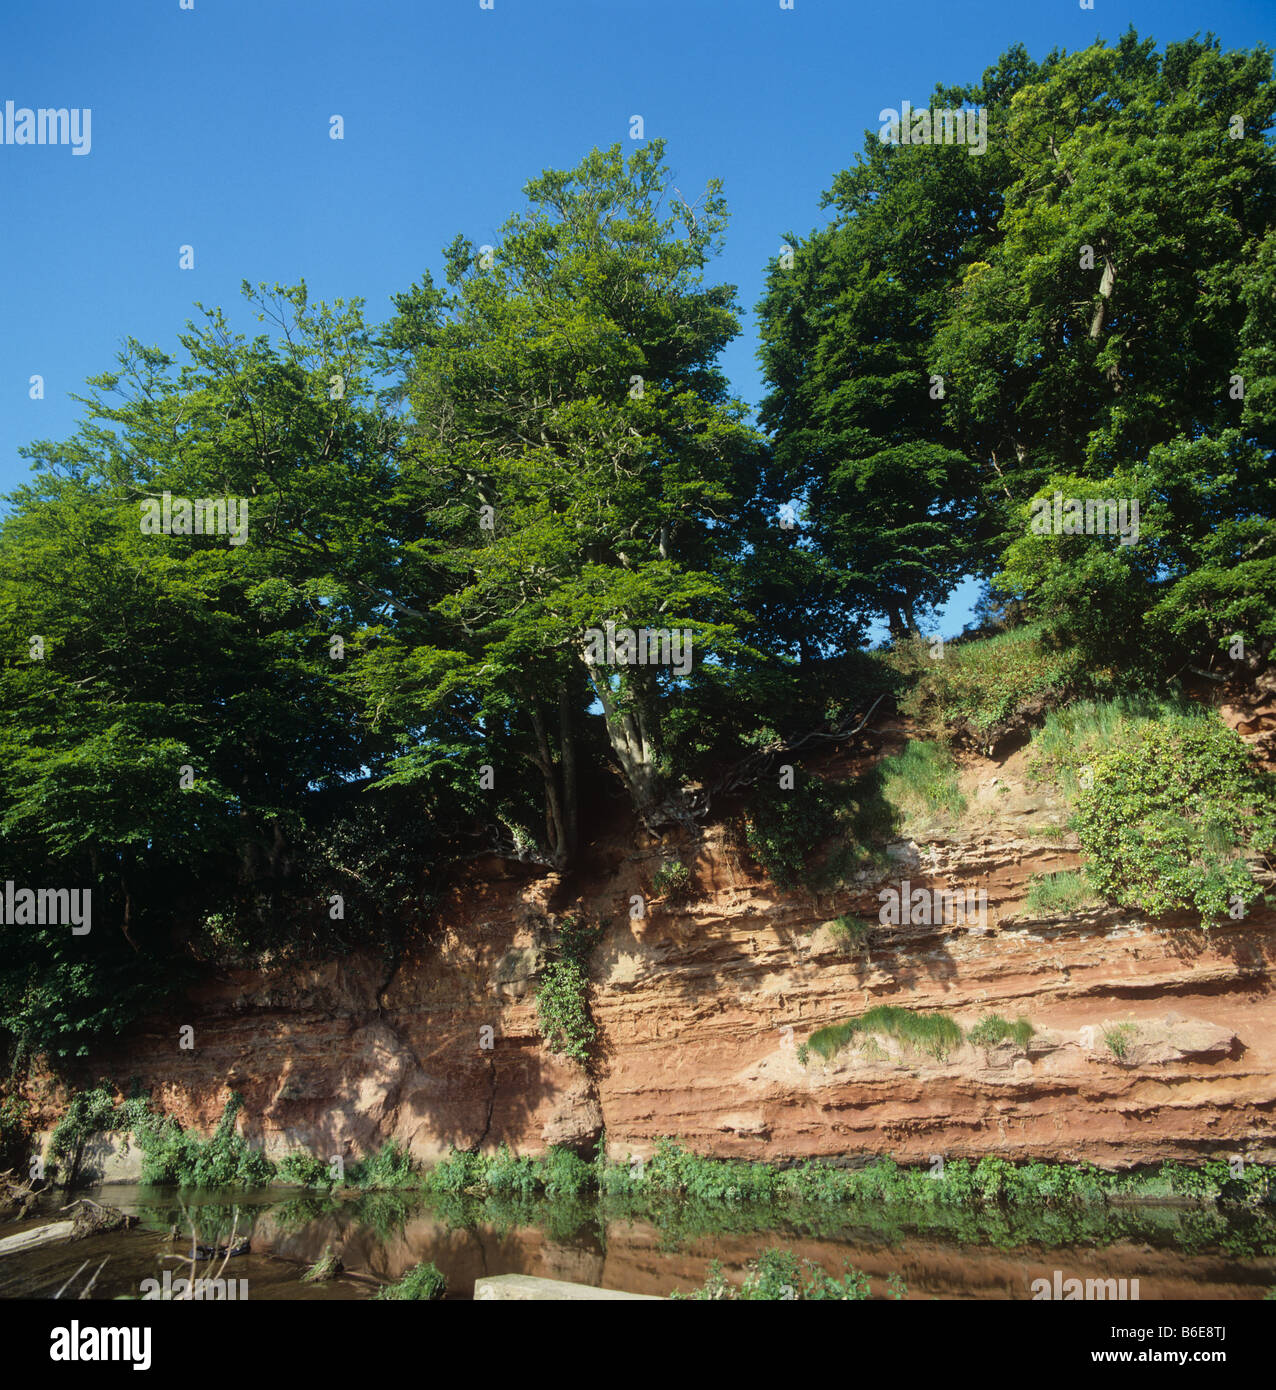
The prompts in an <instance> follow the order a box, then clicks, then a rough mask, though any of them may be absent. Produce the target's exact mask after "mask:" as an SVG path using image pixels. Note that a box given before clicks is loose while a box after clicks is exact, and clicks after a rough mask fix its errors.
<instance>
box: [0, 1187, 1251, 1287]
mask: <svg viewBox="0 0 1276 1390" xmlns="http://www.w3.org/2000/svg"><path fill="white" fill-rule="evenodd" d="M92 1195H93V1196H94V1197H95V1199H96V1200H100V1201H105V1202H110V1203H111V1204H112V1205H115V1206H119V1207H122V1208H124V1209H125V1210H126V1211H129V1212H132V1213H135V1214H136V1215H137V1216H138V1218H139V1222H138V1225H137V1227H136V1228H135V1229H134V1230H133V1231H130V1232H121V1233H116V1234H114V1235H105V1236H99V1237H92V1238H91V1239H89V1240H85V1241H80V1242H76V1243H75V1244H74V1245H61V1246H55V1247H44V1248H43V1249H41V1250H37V1251H33V1252H30V1253H29V1254H23V1255H15V1256H10V1257H8V1258H6V1259H5V1260H4V1261H3V1262H0V1297H10V1298H12V1297H23V1296H27V1297H31V1296H34V1297H50V1296H51V1295H52V1292H53V1291H54V1290H55V1289H56V1288H57V1287H58V1285H59V1283H60V1282H61V1281H62V1280H64V1279H65V1278H66V1277H68V1276H69V1275H70V1274H71V1273H72V1272H73V1271H74V1270H75V1268H76V1267H77V1266H78V1265H79V1264H80V1263H81V1262H82V1261H84V1260H85V1259H91V1260H92V1261H93V1263H94V1265H96V1264H97V1262H98V1261H100V1260H102V1259H103V1258H104V1257H106V1256H109V1257H110V1258H109V1260H108V1264H107V1266H106V1269H105V1270H104V1271H103V1274H102V1276H101V1278H100V1280H99V1282H98V1284H97V1286H96V1287H95V1289H94V1296H95V1297H96V1296H98V1295H100V1296H102V1297H105V1298H113V1297H116V1296H119V1295H120V1294H132V1295H134V1296H135V1295H136V1293H137V1291H138V1288H139V1286H140V1283H141V1281H142V1280H143V1279H146V1278H148V1277H151V1278H153V1277H154V1276H155V1274H156V1271H157V1269H158V1268H162V1267H163V1264H162V1262H163V1259H164V1257H165V1256H166V1255H171V1254H172V1253H174V1252H178V1251H181V1250H183V1249H184V1250H189V1246H190V1238H191V1237H190V1231H191V1228H192V1227H193V1228H194V1230H195V1232H196V1237H197V1239H198V1241H199V1242H200V1244H202V1245H206V1246H216V1245H220V1244H224V1243H225V1242H226V1241H227V1240H228V1239H229V1237H230V1235H231V1232H232V1230H234V1229H235V1227H236V1222H238V1231H239V1233H240V1234H243V1233H245V1232H247V1233H249V1234H250V1235H251V1239H252V1250H251V1253H250V1254H249V1255H246V1256H243V1257H239V1258H236V1259H233V1260H231V1261H229V1263H228V1266H227V1270H226V1274H227V1277H228V1278H229V1277H234V1278H236V1279H240V1278H243V1279H247V1281H248V1286H249V1297H250V1298H267V1299H269V1298H305V1299H312V1298H366V1297H370V1296H371V1295H372V1294H373V1293H374V1292H375V1291H376V1288H377V1285H378V1284H379V1283H381V1282H388V1281H392V1280H395V1279H398V1278H399V1277H401V1276H402V1275H403V1274H404V1273H405V1272H406V1271H407V1270H408V1269H410V1268H411V1267H412V1266H413V1265H415V1264H417V1263H418V1262H420V1261H422V1260H432V1261H433V1262H434V1263H435V1264H436V1265H437V1266H438V1267H439V1269H441V1270H442V1271H443V1273H444V1275H445V1276H446V1277H447V1280H448V1287H449V1291H450V1292H449V1297H459V1298H469V1297H470V1296H471V1294H472V1291H473V1287H474V1281H475V1280H476V1279H479V1278H482V1277H484V1276H487V1275H495V1274H535V1275H541V1276H543V1277H546V1278H551V1279H565V1280H570V1281H572V1282H575V1283H582V1284H592V1285H599V1286H603V1287H606V1288H613V1289H624V1290H627V1291H629V1292H633V1293H649V1294H661V1295H668V1294H670V1293H672V1292H673V1291H674V1290H675V1289H680V1290H683V1291H684V1292H685V1291H689V1290H690V1289H692V1288H694V1287H696V1286H698V1285H699V1284H700V1283H701V1282H702V1281H703V1279H704V1277H705V1273H706V1271H707V1269H708V1266H709V1263H710V1262H711V1261H712V1260H715V1259H716V1260H719V1261H721V1263H722V1265H723V1268H724V1270H725V1272H726V1273H727V1275H728V1277H732V1278H735V1279H736V1280H739V1279H740V1278H742V1277H743V1274H744V1270H745V1266H746V1265H747V1264H748V1262H749V1261H751V1260H753V1259H756V1258H757V1255H758V1253H759V1252H760V1251H761V1250H762V1249H764V1248H766V1247H768V1246H779V1247H781V1248H783V1249H786V1250H791V1251H792V1252H793V1253H794V1254H795V1255H796V1256H797V1257H798V1258H799V1259H801V1260H812V1261H814V1262H815V1263H816V1264H818V1265H820V1266H821V1267H822V1268H824V1269H825V1270H826V1271H827V1272H828V1273H830V1274H833V1275H835V1276H836V1275H840V1274H841V1273H842V1270H843V1266H844V1264H846V1263H849V1264H851V1265H852V1266H854V1267H855V1268H857V1269H862V1270H864V1271H865V1272H866V1273H867V1274H868V1275H869V1276H870V1279H871V1280H872V1285H873V1292H874V1294H875V1295H878V1296H880V1295H882V1294H884V1293H885V1286H886V1280H887V1278H888V1277H889V1276H890V1275H892V1274H899V1275H900V1276H902V1278H903V1279H904V1281H905V1283H906V1284H907V1285H908V1289H909V1297H911V1298H1014V1299H1025V1298H1029V1297H1031V1288H1032V1281H1033V1280H1034V1279H1041V1278H1046V1279H1050V1278H1052V1276H1053V1272H1054V1271H1055V1270H1056V1269H1058V1270H1062V1271H1063V1273H1064V1277H1066V1278H1079V1279H1083V1280H1084V1279H1109V1278H1111V1279H1121V1278H1126V1279H1138V1280H1139V1287H1140V1294H1141V1297H1142V1298H1143V1299H1144V1300H1148V1299H1163V1298H1189V1299H1231V1298H1261V1297H1262V1296H1263V1295H1264V1294H1265V1293H1266V1291H1267V1290H1268V1289H1269V1288H1270V1287H1271V1286H1272V1285H1274V1284H1276V1218H1274V1217H1273V1215H1272V1214H1255V1213H1251V1212H1245V1211H1240V1210H1228V1211H1222V1210H1215V1209H1203V1208H1195V1207H1184V1206H1175V1205H1152V1204H1147V1203H1142V1204H1131V1205H1095V1206H1091V1207H1076V1206H1074V1207H1060V1208H1049V1207H1037V1208H1032V1209H1005V1208H994V1209H990V1210H980V1211H975V1210H961V1209H953V1208H946V1207H939V1208H937V1207H924V1208H909V1207H905V1206H879V1207H872V1208H869V1207H852V1206H849V1205H845V1204H838V1203H832V1202H830V1203H824V1204H811V1203H808V1204H803V1205H794V1206H786V1207H779V1208H777V1207H759V1206H755V1205H749V1204H744V1203H740V1204H730V1205H724V1204H709V1203H701V1202H696V1201H675V1200H668V1201H663V1202H661V1201H656V1202H652V1201H643V1200H639V1199H635V1198H606V1197H605V1198H593V1197H578V1198H561V1199H557V1200H552V1201H551V1200H546V1199H544V1198H540V1199H537V1198H530V1197H529V1198H519V1197H488V1198H477V1197H471V1196H463V1195H446V1194H429V1195H426V1194H423V1193H419V1192H408V1191H399V1192H378V1193H364V1194H359V1195H352V1196H333V1195H330V1194H326V1193H320V1192H303V1193H298V1192H296V1191H295V1190H289V1191H288V1192H287V1193H284V1192H282V1191H281V1190H280V1189H269V1190H258V1191H252V1192H238V1193H230V1194H228V1193H225V1192H217V1193H191V1192H176V1191H173V1190H170V1189H157V1188H144V1187H111V1188H105V1189H101V1190H100V1191H99V1192H95V1193H93V1194H92ZM55 1204H56V1203H55ZM49 1214H51V1213H49ZM174 1228H176V1230H177V1232H178V1240H177V1242H176V1243H174V1241H173V1239H172V1233H173V1230H174ZM329 1244H331V1245H332V1247H333V1249H334V1250H335V1251H336V1253H337V1254H338V1255H340V1257H341V1260H342V1263H343V1264H344V1266H345V1274H344V1275H343V1276H342V1277H341V1278H340V1279H338V1280H335V1281H332V1282H330V1283H324V1284H303V1283H301V1282H300V1275H301V1274H302V1273H303V1272H304V1270H305V1269H306V1268H307V1267H308V1266H310V1265H311V1264H313V1263H314V1261H316V1260H317V1259H319V1257H320V1256H321V1255H322V1254H323V1252H324V1249H325V1246H327V1245H329ZM170 1267H171V1261H170Z"/></svg>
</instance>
